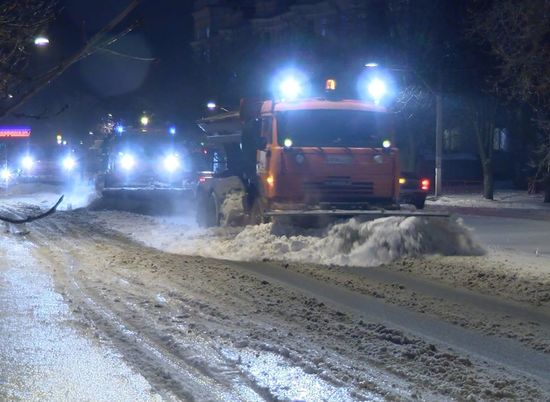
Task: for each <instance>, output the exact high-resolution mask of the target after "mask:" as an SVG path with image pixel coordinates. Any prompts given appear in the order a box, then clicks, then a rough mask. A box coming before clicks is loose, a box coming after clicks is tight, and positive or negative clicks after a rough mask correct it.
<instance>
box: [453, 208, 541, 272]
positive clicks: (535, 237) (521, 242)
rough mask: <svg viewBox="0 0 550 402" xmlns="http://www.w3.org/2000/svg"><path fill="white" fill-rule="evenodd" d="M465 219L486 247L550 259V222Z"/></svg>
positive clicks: (482, 217) (481, 218) (494, 218)
mask: <svg viewBox="0 0 550 402" xmlns="http://www.w3.org/2000/svg"><path fill="white" fill-rule="evenodd" d="M463 219H464V222H465V223H466V225H468V226H470V227H472V228H474V229H475V233H476V235H477V236H478V237H479V239H480V240H481V241H482V243H483V244H484V245H486V246H492V247H496V248H499V249H502V250H509V251H519V252H522V253H526V254H530V255H539V256H545V257H546V258H550V221H544V220H533V219H513V218H497V217H490V216H464V217H463ZM549 265H550V262H549Z"/></svg>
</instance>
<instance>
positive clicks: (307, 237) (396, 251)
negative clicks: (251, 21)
mask: <svg viewBox="0 0 550 402" xmlns="http://www.w3.org/2000/svg"><path fill="white" fill-rule="evenodd" d="M93 216H94V217H95V219H96V220H97V221H99V222H100V223H102V224H104V225H106V226H107V227H108V228H110V229H112V230H115V231H118V232H120V233H123V234H124V235H128V236H130V237H132V238H133V239H134V240H137V241H139V242H141V243H144V244H146V245H148V246H151V247H154V248H157V249H160V250H163V251H168V252H172V253H177V254H185V255H199V256H202V257H213V258H221V259H228V260H235V261H260V260H266V259H268V260H283V261H297V262H311V263H320V264H332V265H342V266H358V267H369V266H377V265H380V264H384V263H388V262H391V261H395V260H397V259H399V258H402V257H406V256H418V255H423V254H442V255H480V254H482V253H483V249H482V248H481V247H480V246H479V245H478V244H477V243H476V242H475V241H474V240H472V237H471V235H470V232H469V230H468V229H467V228H466V227H465V226H464V225H463V224H462V222H461V221H460V220H448V219H441V218H419V217H408V218H403V217H388V218H381V219H376V220H373V221H361V220H359V219H350V220H349V221H345V222H342V223H337V224H335V225H333V226H331V227H329V228H328V229H324V230H320V229H319V230H312V229H309V230H305V229H298V228H295V227H290V226H283V225H277V224H263V225H256V226H247V227H244V228H218V229H196V228H194V227H193V226H192V225H190V224H189V222H184V223H182V222H176V221H173V220H170V219H162V218H152V217H145V216H141V215H135V214H129V213H124V212H100V213H94V214H93ZM136 225H137V226H136ZM136 227H139V230H136Z"/></svg>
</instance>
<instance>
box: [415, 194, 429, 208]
mask: <svg viewBox="0 0 550 402" xmlns="http://www.w3.org/2000/svg"><path fill="white" fill-rule="evenodd" d="M425 203H426V197H417V198H415V200H414V206H415V207H416V209H424V204H425Z"/></svg>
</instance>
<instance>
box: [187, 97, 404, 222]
mask: <svg viewBox="0 0 550 402" xmlns="http://www.w3.org/2000/svg"><path fill="white" fill-rule="evenodd" d="M199 126H200V127H201V128H202V129H203V130H204V131H205V133H206V136H207V138H208V140H207V144H211V145H212V149H211V150H209V152H212V153H217V154H220V155H224V157H225V158H224V160H225V162H226V164H225V167H226V169H221V170H218V171H217V172H214V173H213V174H212V175H211V177H209V178H208V179H207V180H204V182H203V183H199V188H198V191H197V200H198V202H197V205H198V214H197V220H198V222H199V224H201V225H203V226H213V225H218V224H223V223H228V221H230V220H231V219H229V216H228V215H230V214H233V215H234V216H239V218H240V223H242V222H243V221H245V222H247V223H258V222H262V221H265V220H266V218H269V217H270V216H273V215H278V216H284V215H289V216H290V215H293V214H294V215H296V214H299V213H302V212H307V211H309V212H314V213H316V214H322V213H324V212H327V213H330V211H334V210H336V209H338V210H343V211H348V214H349V215H350V216H353V215H354V211H358V210H368V209H374V208H393V207H395V206H396V203H397V199H398V196H399V156H398V150H397V149H396V148H394V147H392V146H391V139H392V137H393V133H392V127H391V117H390V114H389V113H388V112H387V111H386V110H385V109H384V108H382V107H380V106H377V105H374V104H372V103H368V102H364V101H359V100H329V99H321V98H312V99H301V100H297V101H280V102H275V101H273V100H266V101H263V102H260V103H255V104H253V105H252V106H251V104H250V103H249V104H247V103H246V102H244V103H243V104H242V105H241V111H240V113H239V114H237V113H232V114H231V113H228V114H224V115H220V116H214V117H211V118H206V119H202V120H201V121H199ZM239 200H240V202H241V204H242V211H241V212H239V213H234V211H231V212H230V211H229V209H230V206H233V207H234V206H235V205H236V204H238V202H239ZM235 201H237V202H235ZM229 204H231V205H229Z"/></svg>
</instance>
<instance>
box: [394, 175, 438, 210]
mask: <svg viewBox="0 0 550 402" xmlns="http://www.w3.org/2000/svg"><path fill="white" fill-rule="evenodd" d="M399 184H400V192H399V203H400V204H412V205H414V206H415V207H416V208H417V209H423V208H424V204H425V203H426V196H427V195H428V193H429V192H430V184H431V183H430V179H428V178H421V177H418V176H417V175H416V174H414V173H410V172H402V173H401V177H400V178H399Z"/></svg>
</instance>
